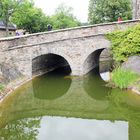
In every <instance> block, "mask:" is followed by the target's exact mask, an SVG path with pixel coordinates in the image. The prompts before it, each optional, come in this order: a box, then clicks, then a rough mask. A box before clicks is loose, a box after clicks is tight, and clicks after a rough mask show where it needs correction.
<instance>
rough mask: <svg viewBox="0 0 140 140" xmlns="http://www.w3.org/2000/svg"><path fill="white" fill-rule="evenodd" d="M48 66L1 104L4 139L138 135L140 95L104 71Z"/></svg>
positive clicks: (115, 139)
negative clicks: (110, 80) (72, 71)
mask: <svg viewBox="0 0 140 140" xmlns="http://www.w3.org/2000/svg"><path fill="white" fill-rule="evenodd" d="M61 72H62V71H61ZM58 73H59V71H57V72H50V73H48V74H45V75H42V76H39V77H36V78H35V79H33V80H32V81H29V82H28V83H26V84H24V85H23V86H21V87H20V88H18V89H17V90H15V91H14V92H13V93H12V94H10V95H9V96H7V97H6V99H5V100H4V101H3V102H2V104H0V140H140V134H139V132H140V96H139V95H136V94H134V93H132V92H131V91H126V90H123V91H122V90H120V89H117V88H116V89H112V88H109V87H107V86H106V84H107V82H105V81H104V80H103V79H105V80H107V77H108V75H107V73H106V74H98V73H96V72H95V71H92V72H90V73H89V74H87V75H85V76H81V77H77V76H70V75H67V73H65V72H63V73H59V74H58Z"/></svg>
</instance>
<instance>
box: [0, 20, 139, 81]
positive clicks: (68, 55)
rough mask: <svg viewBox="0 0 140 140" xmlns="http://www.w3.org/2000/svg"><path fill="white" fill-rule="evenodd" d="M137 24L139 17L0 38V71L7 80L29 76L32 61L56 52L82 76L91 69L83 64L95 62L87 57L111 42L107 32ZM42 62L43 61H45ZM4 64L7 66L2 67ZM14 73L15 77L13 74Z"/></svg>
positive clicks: (27, 77)
mask: <svg viewBox="0 0 140 140" xmlns="http://www.w3.org/2000/svg"><path fill="white" fill-rule="evenodd" d="M138 23H139V20H134V21H128V22H122V23H117V22H115V23H108V24H100V25H94V26H93V25H92V26H84V27H77V28H73V29H64V30H59V31H51V32H44V33H36V34H32V35H25V36H18V37H10V38H5V39H4V38H3V39H0V73H1V74H2V75H3V76H4V75H5V76H6V77H5V76H4V77H5V78H7V79H9V80H10V82H11V81H13V80H16V78H18V77H23V78H24V79H30V78H32V71H36V70H37V69H38V68H40V65H38V66H36V69H34V67H33V63H34V60H35V59H36V58H37V57H39V56H42V55H46V54H55V55H58V56H61V57H63V58H64V59H65V60H66V61H67V62H68V64H69V65H70V67H71V70H72V75H83V74H85V73H87V72H89V70H90V69H91V67H85V66H86V65H87V66H89V65H90V64H92V68H93V67H94V64H95V63H93V62H94V61H95V60H92V59H90V61H86V60H87V58H88V57H89V56H90V55H91V54H92V53H93V52H95V51H97V50H102V49H105V48H109V47H110V42H109V41H108V40H107V39H106V37H105V34H106V33H108V32H112V31H113V30H116V29H122V30H124V29H126V28H128V27H130V26H133V25H135V24H138ZM98 57H99V56H97V58H98ZM93 59H96V58H95V57H93ZM37 61H38V60H37ZM37 61H36V62H35V63H36V64H37ZM42 62H44V63H45V60H44V61H42ZM96 62H98V60H97V61H96ZM4 64H6V65H7V66H8V67H6V68H5V65H4ZM59 64H60V63H59ZM96 64H97V63H96ZM96 64H95V65H96ZM41 65H42V64H41ZM32 68H33V69H32ZM4 69H8V71H10V70H11V69H12V72H10V73H11V74H10V75H11V76H9V74H6V73H5V72H6V71H5V70H4ZM14 73H16V74H15V75H17V76H15V77H14V76H12V74H14ZM9 77H12V78H9Z"/></svg>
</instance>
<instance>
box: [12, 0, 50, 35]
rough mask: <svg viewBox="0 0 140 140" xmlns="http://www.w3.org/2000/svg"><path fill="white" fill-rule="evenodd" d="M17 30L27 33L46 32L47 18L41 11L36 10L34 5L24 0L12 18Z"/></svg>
mask: <svg viewBox="0 0 140 140" xmlns="http://www.w3.org/2000/svg"><path fill="white" fill-rule="evenodd" d="M11 20H12V22H14V23H15V24H16V25H17V27H18V28H22V29H25V30H26V31H28V32H29V33H36V32H41V31H45V30H47V23H48V22H49V21H48V17H47V16H46V15H45V14H44V13H43V12H42V10H41V9H39V8H36V7H35V6H34V3H33V2H32V1H29V0H25V1H24V3H23V4H22V5H21V6H20V7H19V9H18V11H16V12H15V13H14V14H13V16H12V18H11Z"/></svg>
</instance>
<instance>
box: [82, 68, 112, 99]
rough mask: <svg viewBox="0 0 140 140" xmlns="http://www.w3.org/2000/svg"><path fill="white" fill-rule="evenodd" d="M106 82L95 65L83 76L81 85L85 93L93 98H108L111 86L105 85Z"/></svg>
mask: <svg viewBox="0 0 140 140" xmlns="http://www.w3.org/2000/svg"><path fill="white" fill-rule="evenodd" d="M106 84H107V83H106V82H105V81H104V80H103V79H102V78H101V76H100V74H99V68H98V67H96V68H94V69H93V70H92V71H90V73H88V74H86V75H85V76H84V82H83V87H84V90H85V91H86V93H87V94H88V95H89V96H90V97H91V98H93V99H95V100H108V95H109V94H110V93H111V88H109V87H106V86H105V85H106Z"/></svg>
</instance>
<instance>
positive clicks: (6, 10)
mask: <svg viewBox="0 0 140 140" xmlns="http://www.w3.org/2000/svg"><path fill="white" fill-rule="evenodd" d="M21 3H22V0H0V19H1V20H2V21H3V22H4V24H5V28H6V36H8V34H9V29H8V24H9V22H10V17H11V16H12V15H13V13H14V12H15V11H16V10H17V9H18V7H19V6H20V4H21Z"/></svg>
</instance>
